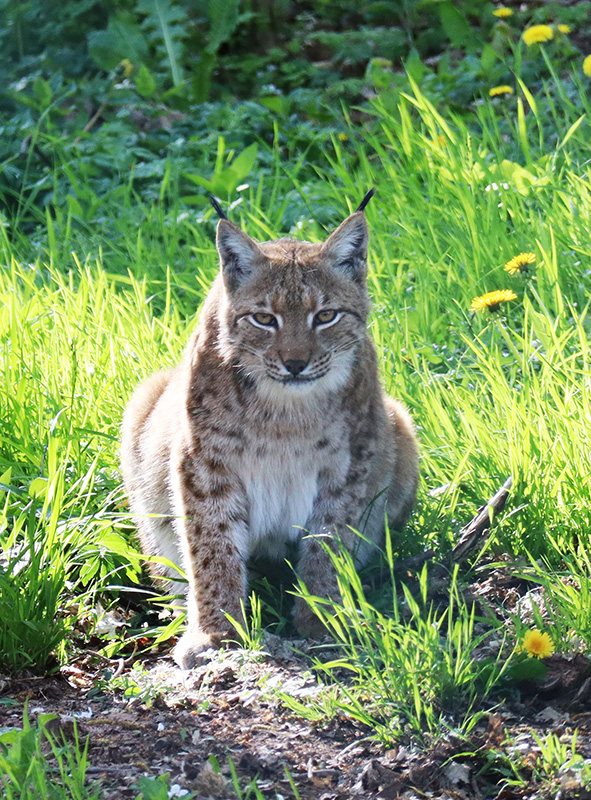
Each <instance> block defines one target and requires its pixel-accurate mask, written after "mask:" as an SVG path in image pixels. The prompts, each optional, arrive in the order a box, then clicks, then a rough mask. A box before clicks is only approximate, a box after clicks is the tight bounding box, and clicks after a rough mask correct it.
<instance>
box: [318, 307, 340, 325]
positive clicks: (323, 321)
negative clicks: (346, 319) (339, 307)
mask: <svg viewBox="0 0 591 800" xmlns="http://www.w3.org/2000/svg"><path fill="white" fill-rule="evenodd" d="M340 316H341V315H340V312H339V311H335V309H334V308H325V309H323V310H322V311H319V312H318V313H317V314H316V316H315V317H314V325H328V323H329V322H336V321H337V319H338V317H340Z"/></svg>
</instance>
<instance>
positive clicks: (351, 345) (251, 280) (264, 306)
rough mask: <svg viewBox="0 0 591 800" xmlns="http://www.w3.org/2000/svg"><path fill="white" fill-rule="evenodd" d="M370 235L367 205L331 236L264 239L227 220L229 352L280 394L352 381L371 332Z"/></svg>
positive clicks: (223, 223)
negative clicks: (309, 239)
mask: <svg viewBox="0 0 591 800" xmlns="http://www.w3.org/2000/svg"><path fill="white" fill-rule="evenodd" d="M367 243H368V230H367V223H366V220H365V215H364V214H363V213H362V212H361V211H358V212H356V213H354V214H352V215H351V216H350V217H348V218H347V219H346V220H345V221H344V222H343V223H342V224H341V225H340V226H339V227H338V228H337V229H336V230H335V231H334V232H333V233H332V234H331V235H330V236H329V237H328V239H327V240H326V241H325V242H324V243H323V244H313V243H311V242H302V241H297V240H295V239H287V238H286V239H278V240H277V241H271V242H263V243H260V244H259V243H257V242H255V241H254V240H253V239H251V238H250V237H249V236H247V235H246V234H245V233H244V232H243V231H241V230H240V228H238V227H237V226H236V225H234V224H233V223H231V222H229V221H228V220H225V219H222V220H220V222H219V224H218V230H217V248H218V251H219V254H220V263H221V279H220V280H221V281H222V282H223V290H222V302H221V315H220V322H221V326H220V327H221V347H222V348H223V351H224V357H225V358H229V359H231V360H232V362H233V363H234V364H236V365H237V366H238V367H239V368H240V369H241V370H242V372H243V373H244V374H246V375H248V376H250V378H251V379H252V380H254V382H255V384H256V386H257V388H258V389H259V390H261V391H262V392H263V393H265V394H267V395H268V396H272V397H274V398H278V397H283V398H288V397H289V398H292V397H300V396H308V395H310V394H311V393H314V394H316V393H317V392H323V391H324V392H326V391H332V390H334V389H336V388H338V387H339V386H342V385H343V384H345V383H346V381H347V378H348V376H349V373H350V370H351V367H352V364H353V362H354V359H355V353H356V350H357V348H358V346H359V344H360V342H361V341H362V340H363V338H364V337H365V335H366V320H367V314H368V311H369V298H368V294H367V285H366V272H367Z"/></svg>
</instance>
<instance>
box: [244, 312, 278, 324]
mask: <svg viewBox="0 0 591 800" xmlns="http://www.w3.org/2000/svg"><path fill="white" fill-rule="evenodd" d="M250 318H251V320H252V321H253V322H254V324H255V325H258V326H259V327H261V328H276V327H277V318H276V317H274V316H273V314H266V313H265V312H264V311H259V312H257V313H256V314H251V315H250Z"/></svg>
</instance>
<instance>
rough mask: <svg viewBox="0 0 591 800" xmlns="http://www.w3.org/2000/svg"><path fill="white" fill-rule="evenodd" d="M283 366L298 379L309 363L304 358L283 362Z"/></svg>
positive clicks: (289, 359)
mask: <svg viewBox="0 0 591 800" xmlns="http://www.w3.org/2000/svg"><path fill="white" fill-rule="evenodd" d="M283 366H284V367H285V369H287V370H289V372H291V374H292V375H293V377H294V378H297V376H298V375H299V374H300V372H303V371H304V370H305V369H306V367H307V366H308V362H307V361H304V359H303V358H288V359H287V361H284V362H283Z"/></svg>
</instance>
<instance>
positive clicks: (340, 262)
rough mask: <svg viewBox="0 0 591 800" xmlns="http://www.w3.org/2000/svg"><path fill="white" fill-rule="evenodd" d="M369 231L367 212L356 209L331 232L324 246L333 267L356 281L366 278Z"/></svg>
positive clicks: (325, 254)
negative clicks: (366, 219)
mask: <svg viewBox="0 0 591 800" xmlns="http://www.w3.org/2000/svg"><path fill="white" fill-rule="evenodd" d="M368 241H369V231H368V229H367V222H366V221H365V214H363V212H361V211H356V212H355V213H354V214H351V216H350V217H347V219H346V220H345V221H344V222H342V223H341V224H340V225H339V227H338V228H337V229H336V231H334V232H333V233H331V235H330V236H329V237H328V239H327V240H326V241H325V242H324V245H323V247H322V254H323V256H324V257H325V258H326V259H327V260H328V261H329V263H330V265H331V266H332V268H333V269H334V270H335V271H336V272H339V273H341V274H342V275H344V276H346V277H348V278H351V280H354V281H360V280H363V279H364V278H365V274H366V272H367V243H368Z"/></svg>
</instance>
